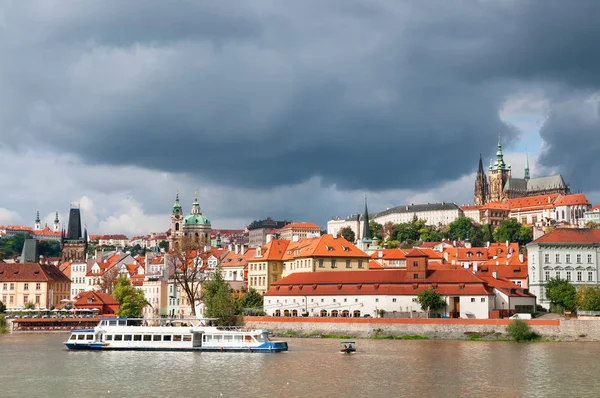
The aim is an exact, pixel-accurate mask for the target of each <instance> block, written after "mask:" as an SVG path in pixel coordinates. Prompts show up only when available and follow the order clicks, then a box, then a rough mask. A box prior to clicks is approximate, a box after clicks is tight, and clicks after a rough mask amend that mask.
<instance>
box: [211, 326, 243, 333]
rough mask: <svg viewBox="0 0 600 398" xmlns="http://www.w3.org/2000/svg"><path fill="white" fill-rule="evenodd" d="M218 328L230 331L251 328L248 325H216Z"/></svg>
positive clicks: (241, 330)
mask: <svg viewBox="0 0 600 398" xmlns="http://www.w3.org/2000/svg"><path fill="white" fill-rule="evenodd" d="M216 328H217V330H225V331H229V332H248V331H250V329H249V328H247V327H246V326H216Z"/></svg>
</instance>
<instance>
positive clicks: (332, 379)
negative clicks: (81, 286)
mask: <svg viewBox="0 0 600 398" xmlns="http://www.w3.org/2000/svg"><path fill="white" fill-rule="evenodd" d="M67 336H68V335H67V334H12V335H0V397H2V398H6V397H442V396H445V397H458V396H470V397H482V396H486V397H562V396H564V397H583V396H589V397H592V396H598V395H599V394H600V383H599V382H598V381H597V380H598V374H600V343H531V344H516V343H504V342H477V341H475V342H469V341H400V340H396V341H382V340H360V339H359V340H357V342H358V345H357V348H358V350H359V352H358V353H357V354H354V355H341V354H338V353H337V349H338V348H339V347H338V346H339V341H337V340H330V339H289V340H288V342H289V346H290V352H287V353H281V354H247V353H154V352H69V351H66V350H65V349H64V348H63V346H62V344H61V343H62V341H63V340H64V339H66V338H67Z"/></svg>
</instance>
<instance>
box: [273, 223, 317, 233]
mask: <svg viewBox="0 0 600 398" xmlns="http://www.w3.org/2000/svg"><path fill="white" fill-rule="evenodd" d="M284 229H316V230H318V231H321V227H319V226H318V225H317V224H313V223H311V222H295V223H291V224H288V225H286V226H284V227H282V228H280V229H279V230H280V231H283V230H284Z"/></svg>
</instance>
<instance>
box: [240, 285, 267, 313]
mask: <svg viewBox="0 0 600 398" xmlns="http://www.w3.org/2000/svg"><path fill="white" fill-rule="evenodd" d="M238 302H239V305H238V307H239V310H238V311H237V313H238V314H240V313H243V314H247V315H256V314H260V313H263V302H264V301H263V296H261V295H260V294H259V293H258V292H257V291H256V290H255V289H253V288H250V289H248V291H247V292H245V293H244V294H243V295H242V296H240V298H239V300H238Z"/></svg>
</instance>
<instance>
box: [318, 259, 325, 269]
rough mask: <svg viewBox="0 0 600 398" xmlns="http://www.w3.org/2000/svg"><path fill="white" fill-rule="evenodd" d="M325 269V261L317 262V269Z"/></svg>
mask: <svg viewBox="0 0 600 398" xmlns="http://www.w3.org/2000/svg"><path fill="white" fill-rule="evenodd" d="M323 267H325V261H324V260H323V259H320V260H319V268H323Z"/></svg>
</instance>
